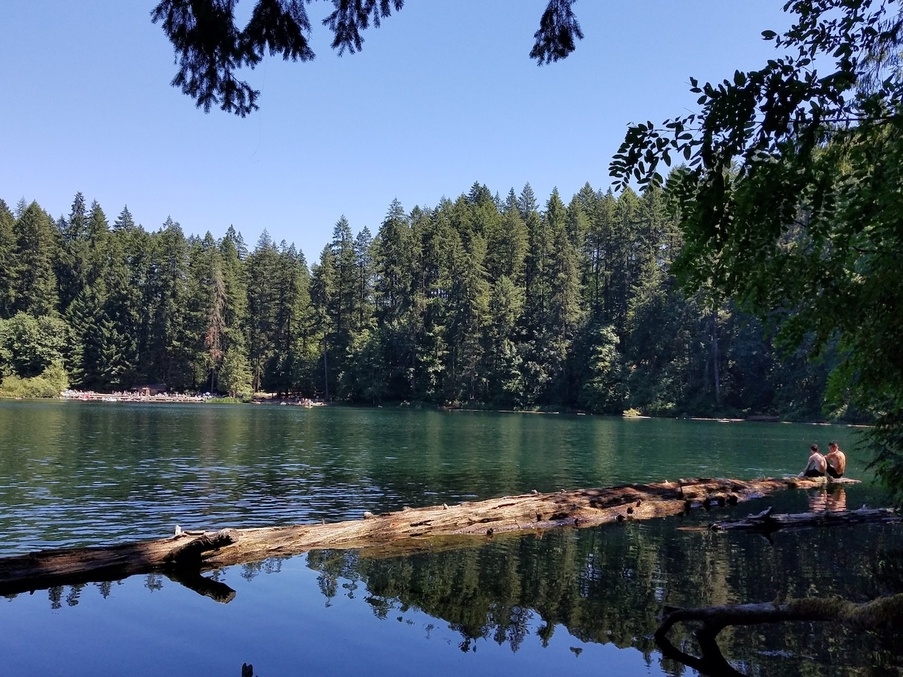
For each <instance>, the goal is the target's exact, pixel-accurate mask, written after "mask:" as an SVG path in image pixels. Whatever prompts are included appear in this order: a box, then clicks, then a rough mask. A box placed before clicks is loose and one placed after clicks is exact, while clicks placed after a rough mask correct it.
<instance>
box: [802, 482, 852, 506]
mask: <svg viewBox="0 0 903 677" xmlns="http://www.w3.org/2000/svg"><path fill="white" fill-rule="evenodd" d="M808 499H809V512H844V511H845V510H846V509H847V492H846V489H844V488H843V485H838V484H834V485H831V486H828V485H826V486H823V487H819V488H818V489H814V490H812V491H810V492H809V493H808Z"/></svg>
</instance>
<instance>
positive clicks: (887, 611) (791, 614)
mask: <svg viewBox="0 0 903 677" xmlns="http://www.w3.org/2000/svg"><path fill="white" fill-rule="evenodd" d="M901 618H903V594H897V595H891V596H888V597H879V598H878V599H875V600H872V601H871V602H864V603H861V604H858V603H856V602H850V601H849V600H845V599H841V598H839V597H827V598H801V599H788V600H784V601H782V602H778V601H775V602H764V603H760V604H736V605H726V606H714V607H701V608H696V609H679V608H670V607H666V608H665V615H664V618H663V620H662V624H661V625H660V626H659V628H658V629H657V630H656V631H655V641H656V644H657V645H658V646H659V648H660V649H661V650H662V654H663V655H664V656H666V657H668V658H673V659H675V660H678V661H680V662H682V663H684V664H685V665H687V666H689V667H691V668H693V669H695V670H697V671H699V672H701V673H703V674H717V675H742V673H740V672H738V671H737V670H735V669H734V668H733V666H731V665H730V663H728V661H727V660H726V659H725V658H724V656H723V655H722V653H721V649H720V648H719V646H718V643H717V641H716V639H717V636H718V633H719V632H721V631H722V630H723V629H724V628H726V627H728V626H731V625H755V624H758V623H779V622H785V621H833V622H842V623H846V624H849V625H851V626H853V627H855V628H858V629H861V630H875V629H878V628H882V627H890V626H892V625H894V624H899V623H900V620H901ZM686 622H698V623H701V627H700V628H699V630H697V631H696V638H697V639H698V640H699V649H700V651H701V654H702V655H701V656H698V657H697V656H691V655H689V654H687V653H685V652H683V651H681V650H679V649H677V648H676V647H675V646H674V645H673V644H672V643H671V641H670V640H669V639H668V631H669V630H670V629H671V628H672V627H673V626H674V625H675V624H676V623H686Z"/></svg>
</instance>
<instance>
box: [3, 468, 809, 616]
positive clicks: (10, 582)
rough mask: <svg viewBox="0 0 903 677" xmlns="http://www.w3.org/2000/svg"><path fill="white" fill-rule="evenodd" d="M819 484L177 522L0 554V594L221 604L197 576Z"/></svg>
mask: <svg viewBox="0 0 903 677" xmlns="http://www.w3.org/2000/svg"><path fill="white" fill-rule="evenodd" d="M823 484H824V480H823V479H814V480H813V479H805V478H797V477H785V478H770V479H760V480H752V481H741V480H732V479H692V480H678V481H677V482H661V483H656V484H632V485H626V486H620V487H612V488H607V489H579V490H574V491H560V492H557V493H550V494H541V493H538V492H533V493H531V494H524V495H520V496H505V497H502V498H494V499H489V500H486V501H479V502H472V503H471V502H467V503H461V504H458V505H441V506H434V507H427V508H414V509H407V508H406V509H404V510H400V511H397V512H392V513H387V514H384V515H373V514H370V513H365V518H364V519H361V520H354V521H345V522H338V523H333V524H306V525H296V526H286V527H266V528H252V529H224V530H222V531H218V532H182V531H181V530H180V529H179V528H178V527H177V528H176V535H175V536H172V537H169V538H161V539H157V540H152V541H144V542H138V543H127V544H122V545H114V546H109V547H94V548H76V549H63V550H44V551H40V552H35V553H31V554H27V555H21V556H14V557H6V558H0V595H11V594H16V593H20V592H28V591H32V590H36V589H43V588H49V587H52V586H55V585H71V584H77V583H85V582H91V581H103V580H118V579H122V578H125V577H128V576H132V575H135V574H143V573H152V572H161V573H164V574H166V575H167V576H169V577H170V578H172V579H174V580H178V581H180V582H186V585H188V587H190V588H191V589H193V590H198V591H199V592H202V594H206V595H208V596H210V597H212V598H213V599H217V600H219V601H228V600H229V599H231V596H230V593H231V591H230V589H229V588H228V587H227V586H224V585H222V584H220V585H219V586H210V585H208V584H207V583H204V581H207V580H209V579H202V580H201V581H199V580H198V578H202V577H201V576H200V574H201V573H202V572H204V571H209V570H212V569H217V568H220V567H224V566H229V565H235V564H243V563H247V562H256V561H261V560H264V559H267V558H269V557H282V556H290V555H297V554H300V553H303V552H307V551H309V550H314V549H324V548H329V549H349V548H354V549H363V550H365V551H366V552H367V553H371V554H373V553H376V554H402V553H405V552H410V551H411V550H423V549H429V548H431V547H433V546H434V545H436V544H437V543H440V542H444V543H446V544H447V539H449V538H452V539H455V540H456V542H457V543H458V544H461V540H462V539H463V540H465V541H467V542H471V543H472V542H473V539H474V538H475V537H482V538H487V537H491V536H493V535H494V534H501V533H505V532H513V531H525V530H530V531H540V530H545V529H552V528H558V527H565V526H570V527H578V528H583V527H591V526H596V525H600V524H606V523H617V522H624V521H627V520H643V519H651V518H655V517H665V516H669V515H675V514H679V513H681V512H685V511H689V510H692V509H694V508H699V507H702V508H706V509H708V508H710V507H713V506H720V505H735V504H736V503H739V502H742V501H746V500H749V499H753V498H759V497H762V496H764V495H765V494H769V493H772V492H775V491H779V490H783V489H788V488H804V489H811V488H815V487H819V486H822V485H823ZM443 539H445V540H444V541H443Z"/></svg>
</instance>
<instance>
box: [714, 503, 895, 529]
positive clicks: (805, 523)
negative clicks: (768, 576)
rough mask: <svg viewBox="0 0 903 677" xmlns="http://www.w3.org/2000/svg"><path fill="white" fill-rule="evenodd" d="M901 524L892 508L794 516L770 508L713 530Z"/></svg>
mask: <svg viewBox="0 0 903 677" xmlns="http://www.w3.org/2000/svg"><path fill="white" fill-rule="evenodd" d="M898 522H900V515H899V513H897V512H896V511H895V510H893V509H892V508H859V509H858V510H838V511H825V512H801V513H793V514H772V512H771V508H768V509H767V510H764V511H762V512H760V513H759V514H757V515H749V516H748V517H744V518H743V519H738V520H722V521H719V522H713V523H712V525H711V529H712V530H713V531H733V530H739V531H757V532H761V533H771V532H773V531H777V530H778V529H792V528H798V527H833V526H839V525H845V524H850V525H851V524H865V523H873V524H874V523H883V524H895V523H898Z"/></svg>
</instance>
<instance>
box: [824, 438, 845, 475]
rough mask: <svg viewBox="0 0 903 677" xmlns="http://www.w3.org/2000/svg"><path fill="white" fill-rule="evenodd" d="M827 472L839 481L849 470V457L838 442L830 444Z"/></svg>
mask: <svg viewBox="0 0 903 677" xmlns="http://www.w3.org/2000/svg"><path fill="white" fill-rule="evenodd" d="M825 463H826V471H827V473H828V475H829V476H830V477H833V478H834V479H837V478H839V477H843V473H844V471H845V470H846V469H847V455H846V454H844V453H843V452H842V451H841V450H840V447H838V446H837V442H831V443H829V444H828V453H827V454H826V455H825Z"/></svg>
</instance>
